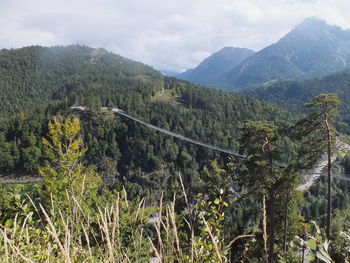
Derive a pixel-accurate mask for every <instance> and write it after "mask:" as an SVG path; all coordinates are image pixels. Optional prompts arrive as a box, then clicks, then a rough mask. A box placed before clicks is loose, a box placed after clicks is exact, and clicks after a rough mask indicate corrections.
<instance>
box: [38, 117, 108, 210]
mask: <svg viewBox="0 0 350 263" xmlns="http://www.w3.org/2000/svg"><path fill="white" fill-rule="evenodd" d="M48 126H49V127H48V128H49V135H48V139H46V138H43V140H42V143H43V145H44V154H45V157H46V158H47V160H48V162H49V163H48V164H47V165H46V166H44V167H41V168H39V174H40V175H41V177H42V178H43V184H44V191H43V195H45V196H46V198H48V199H50V198H52V199H53V200H54V201H56V202H60V203H62V205H63V206H66V205H68V204H67V198H68V197H69V196H75V197H76V198H78V199H79V200H87V199H91V198H93V197H94V195H96V192H97V190H98V189H99V187H100V184H101V179H100V177H99V176H98V175H96V174H95V173H94V172H93V171H92V170H91V169H86V168H84V167H83V165H82V164H81V163H79V160H80V159H81V158H82V157H83V155H84V153H85V152H86V149H85V148H84V146H83V141H82V138H81V137H79V136H78V133H79V131H80V121H79V119H78V118H76V117H69V118H66V119H64V120H60V119H59V118H54V119H53V120H52V121H51V122H49V124H48Z"/></svg>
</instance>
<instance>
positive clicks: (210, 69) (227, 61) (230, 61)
mask: <svg viewBox="0 0 350 263" xmlns="http://www.w3.org/2000/svg"><path fill="white" fill-rule="evenodd" d="M254 53H255V52H254V51H253V50H251V49H247V48H236V47H225V48H223V49H221V50H220V51H218V52H215V53H214V54H212V55H211V56H209V57H208V58H206V59H205V60H203V62H201V63H200V64H199V65H198V66H197V67H196V68H194V69H189V70H186V71H185V72H183V73H181V74H179V75H177V76H176V77H178V78H180V79H184V80H188V81H190V82H193V83H197V84H201V85H209V86H210V84H211V83H212V80H213V79H216V78H217V77H219V76H220V75H221V74H223V73H224V72H227V71H228V70H230V69H232V68H234V67H235V66H238V65H239V64H240V63H241V62H242V61H244V60H246V59H247V58H248V57H250V56H251V55H253V54H254Z"/></svg>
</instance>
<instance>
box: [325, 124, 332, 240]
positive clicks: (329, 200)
mask: <svg viewBox="0 0 350 263" xmlns="http://www.w3.org/2000/svg"><path fill="white" fill-rule="evenodd" d="M325 124H326V136H327V154H328V167H327V168H328V169H327V170H328V193H327V194H328V196H327V222H326V234H327V239H328V240H330V238H331V220H332V174H331V169H332V150H331V132H330V129H329V125H328V120H327V118H326V119H325Z"/></svg>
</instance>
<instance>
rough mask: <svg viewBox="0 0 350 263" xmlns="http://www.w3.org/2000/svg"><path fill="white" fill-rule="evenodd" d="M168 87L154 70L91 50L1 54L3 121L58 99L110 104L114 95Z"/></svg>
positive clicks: (76, 48)
mask: <svg viewBox="0 0 350 263" xmlns="http://www.w3.org/2000/svg"><path fill="white" fill-rule="evenodd" d="M161 86H162V75H161V73H159V72H157V71H155V70H153V69H152V68H151V67H149V66H146V65H143V64H141V63H137V62H134V61H131V60H129V59H126V58H123V57H121V56H118V55H115V54H112V53H108V52H107V51H106V50H103V49H93V48H89V47H86V46H69V47H59V46H58V47H52V48H46V47H40V46H31V47H25V48H21V49H11V50H6V49H4V50H1V51H0V117H8V116H11V115H13V114H17V113H19V112H27V111H29V110H32V109H33V108H42V107H44V106H45V105H46V104H47V103H49V102H51V101H52V100H64V99H66V98H67V99H68V100H69V103H70V104H74V103H78V104H87V103H91V102H92V100H93V98H92V97H94V96H97V97H98V98H99V100H100V101H99V103H103V104H104V105H107V104H108V103H109V101H110V100H113V93H115V92H116V91H118V92H120V93H122V92H125V91H127V93H132V92H137V93H140V94H152V92H153V93H155V92H156V91H157V90H160V89H161Z"/></svg>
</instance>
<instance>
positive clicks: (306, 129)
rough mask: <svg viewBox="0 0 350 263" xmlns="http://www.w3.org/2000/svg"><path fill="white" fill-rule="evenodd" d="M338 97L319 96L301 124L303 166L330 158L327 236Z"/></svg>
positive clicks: (307, 105)
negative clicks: (325, 156) (325, 157)
mask: <svg viewBox="0 0 350 263" xmlns="http://www.w3.org/2000/svg"><path fill="white" fill-rule="evenodd" d="M340 103H341V102H340V100H339V99H338V96H337V95H336V94H334V93H328V94H320V95H319V96H317V97H315V98H313V99H312V100H311V101H310V102H308V103H306V104H305V107H307V108H308V109H309V112H308V114H307V116H306V117H305V118H303V119H302V120H301V121H300V122H299V123H298V127H299V136H301V138H302V143H301V146H302V147H301V148H300V151H299V155H300V156H302V159H301V161H300V164H301V167H303V168H310V167H312V166H313V165H315V164H316V163H317V162H318V161H319V159H320V157H321V155H322V154H326V155H327V173H328V184H327V221H326V234H327V238H328V240H329V238H330V236H331V217H332V216H331V215H332V188H331V184H332V175H331V168H332V146H334V144H335V135H336V130H335V129H334V127H333V126H332V122H334V120H335V118H336V117H337V115H338V105H339V104H340Z"/></svg>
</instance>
